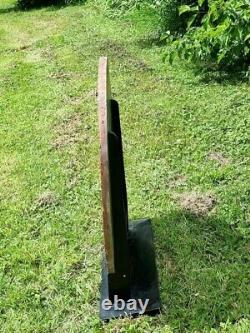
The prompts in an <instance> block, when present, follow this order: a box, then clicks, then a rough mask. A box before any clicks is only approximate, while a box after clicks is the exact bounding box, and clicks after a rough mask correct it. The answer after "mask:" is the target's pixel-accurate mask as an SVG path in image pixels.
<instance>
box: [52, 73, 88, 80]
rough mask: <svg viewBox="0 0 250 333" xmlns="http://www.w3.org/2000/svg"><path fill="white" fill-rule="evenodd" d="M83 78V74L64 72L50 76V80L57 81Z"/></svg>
mask: <svg viewBox="0 0 250 333" xmlns="http://www.w3.org/2000/svg"><path fill="white" fill-rule="evenodd" d="M82 76H83V74H81V73H75V72H63V71H61V72H57V73H50V74H49V78H50V79H56V80H69V79H74V78H80V77H82Z"/></svg>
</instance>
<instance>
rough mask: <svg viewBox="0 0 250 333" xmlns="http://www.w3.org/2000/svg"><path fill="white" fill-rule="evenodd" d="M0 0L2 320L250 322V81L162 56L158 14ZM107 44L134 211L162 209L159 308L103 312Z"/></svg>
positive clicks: (9, 327)
mask: <svg viewBox="0 0 250 333" xmlns="http://www.w3.org/2000/svg"><path fill="white" fill-rule="evenodd" d="M13 5H14V1H12V0H2V1H1V4H0V331H1V332H6V333H10V332H15V333H16V332H25V333H26V332H33V333H38V332H41V333H46V332H58V333H62V332H83V333H88V332H96V333H97V332H107V333H108V332H129V333H142V332H146V333H148V332H156V333H170V332H189V333H191V332H211V333H214V332H235V333H238V332H240V333H243V332H244V333H248V332H250V323H249V320H248V319H247V318H248V315H249V306H250V299H249V295H250V290H249V273H250V269H249V267H250V266H249V251H250V243H249V229H248V223H249V219H250V213H249V204H250V200H249V199H250V187H249V184H250V177H249V176H250V168H249V166H250V161H249V157H250V151H249V146H250V145H249V128H250V127H249V114H250V89H249V84H248V83H247V82H241V81H239V80H237V78H234V77H222V76H220V75H211V74H210V75H207V74H201V73H199V72H197V73H195V72H194V71H193V70H192V69H191V68H189V67H187V66H186V65H185V64H183V63H176V64H175V65H174V66H173V67H171V66H169V65H166V64H165V65H164V63H163V62H162V52H163V48H162V47H160V46H157V45H154V44H153V45H151V44H150V40H152V37H153V36H154V33H155V31H154V30H153V27H154V20H156V19H157V18H154V17H153V16H152V15H151V14H150V13H147V12H145V13H143V14H141V13H140V14H139V13H133V14H131V15H130V16H127V17H125V18H120V19H111V18H108V17H105V16H104V15H103V13H102V10H101V8H99V7H98V6H94V5H91V4H89V5H88V4H87V5H81V6H69V7H64V8H47V9H40V10H32V11H29V12H19V11H15V10H14V9H13ZM101 55H108V56H109V58H110V70H111V79H112V88H113V91H114V96H115V98H117V99H118V100H119V102H120V105H121V121H122V130H123V140H124V157H125V166H126V176H127V185H128V199H129V213H130V218H131V219H134V218H141V217H150V218H152V223H153V229H154V234H155V244H156V252H157V265H158V271H159V280H160V291H161V300H162V314H161V315H160V316H157V317H154V318H150V317H147V316H142V317H140V318H138V319H136V320H130V319H125V320H115V321H112V322H110V323H109V324H103V323H101V322H100V321H99V317H98V300H99V283H100V270H101V266H100V261H101V251H102V244H103V237H102V220H101V216H102V215H101V203H100V177H99V141H98V140H99V137H98V118H97V107H96V82H97V66H98V59H99V56H101ZM145 260H146V258H145Z"/></svg>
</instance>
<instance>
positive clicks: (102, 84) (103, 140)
mask: <svg viewBox="0 0 250 333" xmlns="http://www.w3.org/2000/svg"><path fill="white" fill-rule="evenodd" d="M110 99H111V89H110V82H109V70H108V59H107V58H106V57H101V58H100V61H99V71H98V114H99V133H100V169H101V188H102V206H103V230H104V246H105V253H106V260H107V268H108V272H109V273H115V257H114V239H113V227H112V217H111V193H110V188H111V184H110V174H109V169H110V168H109V147H108V115H109V113H110V108H111V104H110Z"/></svg>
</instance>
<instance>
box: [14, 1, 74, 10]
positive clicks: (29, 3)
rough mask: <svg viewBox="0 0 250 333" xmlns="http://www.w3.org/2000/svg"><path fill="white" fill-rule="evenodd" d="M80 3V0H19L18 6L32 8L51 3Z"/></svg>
mask: <svg viewBox="0 0 250 333" xmlns="http://www.w3.org/2000/svg"><path fill="white" fill-rule="evenodd" d="M77 2H78V3H79V2H80V0H78V1H77V0H17V7H18V8H20V9H30V8H36V7H42V6H50V5H67V4H73V3H77Z"/></svg>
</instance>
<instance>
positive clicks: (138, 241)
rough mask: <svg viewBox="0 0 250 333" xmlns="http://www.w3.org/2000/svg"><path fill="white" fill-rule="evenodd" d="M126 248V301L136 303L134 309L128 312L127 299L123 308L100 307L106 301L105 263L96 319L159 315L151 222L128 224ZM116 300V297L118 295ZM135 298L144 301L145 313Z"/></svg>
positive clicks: (129, 307) (106, 275)
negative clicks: (128, 282) (128, 269)
mask: <svg viewBox="0 0 250 333" xmlns="http://www.w3.org/2000/svg"><path fill="white" fill-rule="evenodd" d="M129 235H130V236H129V237H130V241H129V249H130V251H129V252H130V256H131V258H130V259H131V260H130V262H131V272H132V274H131V275H132V276H131V291H130V296H129V299H135V300H137V307H136V309H132V310H131V303H130V304H129V300H127V301H125V300H124V301H125V309H123V310H117V309H115V308H114V304H113V305H112V307H111V308H110V309H109V310H107V309H104V308H103V306H102V304H103V303H102V302H103V301H104V300H107V299H109V293H108V274H107V268H106V263H105V260H103V265H102V282H101V301H100V318H101V319H102V320H110V319H114V318H120V317H126V316H132V317H136V316H138V315H141V314H149V315H155V314H158V313H159V312H160V297H159V289H158V278H157V270H156V264H155V252H154V244H153V234H152V228H151V221H150V220H148V219H146V220H145V219H144V220H136V221H132V222H130V223H129ZM118 298H119V295H118ZM138 299H140V300H141V301H142V303H143V304H145V301H146V300H147V299H148V300H149V302H148V305H147V308H146V311H145V312H144V313H142V309H141V307H140V303H139V302H138Z"/></svg>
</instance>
